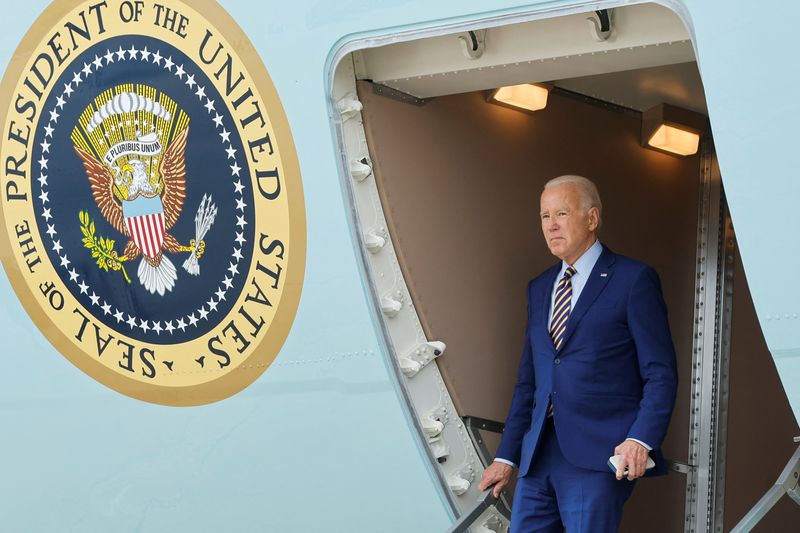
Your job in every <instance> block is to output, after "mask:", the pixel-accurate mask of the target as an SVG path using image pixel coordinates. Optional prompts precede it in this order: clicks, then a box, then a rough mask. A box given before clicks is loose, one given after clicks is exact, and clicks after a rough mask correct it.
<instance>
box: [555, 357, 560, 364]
mask: <svg viewBox="0 0 800 533" xmlns="http://www.w3.org/2000/svg"><path fill="white" fill-rule="evenodd" d="M553 362H554V363H555V364H557V365H560V364H561V359H559V358H558V357H556V360H555V361H553Z"/></svg>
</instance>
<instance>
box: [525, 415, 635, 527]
mask: <svg viewBox="0 0 800 533" xmlns="http://www.w3.org/2000/svg"><path fill="white" fill-rule="evenodd" d="M609 455H610V453H609ZM635 484H636V481H628V480H627V479H625V478H623V479H622V480H620V481H618V480H617V478H616V477H615V476H614V474H613V473H612V472H611V469H609V470H608V471H607V472H598V471H595V470H587V469H585V468H580V467H577V466H574V465H573V464H571V463H570V462H569V461H567V460H566V459H565V458H564V454H563V453H562V452H561V447H560V446H559V443H558V437H557V436H556V431H555V426H554V424H553V420H552V418H548V420H547V421H546V422H545V424H544V428H543V430H542V435H541V439H540V441H539V449H538V450H537V451H536V458H535V460H534V463H533V465H531V468H530V469H529V470H528V474H527V475H526V476H524V477H521V478H519V480H518V481H517V489H516V492H515V493H514V503H513V506H512V509H513V510H512V512H511V533H561V532H562V531H564V530H565V529H566V531H567V533H615V532H616V531H617V529H618V528H619V524H620V521H621V520H622V506H623V504H624V503H625V501H626V500H627V499H628V497H630V495H631V492H632V491H633V487H634V485H635Z"/></svg>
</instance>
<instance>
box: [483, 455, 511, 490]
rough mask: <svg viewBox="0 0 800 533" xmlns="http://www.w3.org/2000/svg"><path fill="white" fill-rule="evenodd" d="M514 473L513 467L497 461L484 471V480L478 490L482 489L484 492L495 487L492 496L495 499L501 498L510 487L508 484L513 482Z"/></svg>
mask: <svg viewBox="0 0 800 533" xmlns="http://www.w3.org/2000/svg"><path fill="white" fill-rule="evenodd" d="M513 473H514V469H513V468H512V467H511V465H508V464H506V463H502V462H500V461H495V462H493V463H492V464H490V465H489V466H488V467H487V468H486V470H484V471H483V478H482V479H481V484H480V485H479V486H478V488H480V490H481V492H483V491H484V490H486V489H488V488H489V487H491V486H493V485H494V490H493V491H492V494H493V495H494V497H495V498H499V497H500V492H501V491H502V490H503V488H504V487H505V486H506V485H508V482H509V481H511V475H512V474H513Z"/></svg>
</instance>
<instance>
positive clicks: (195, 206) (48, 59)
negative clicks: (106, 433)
mask: <svg viewBox="0 0 800 533" xmlns="http://www.w3.org/2000/svg"><path fill="white" fill-rule="evenodd" d="M0 105H2V112H3V118H2V124H3V130H2V131H3V135H4V140H3V142H2V145H0V151H2V160H3V161H4V162H5V167H4V168H5V172H4V174H3V186H2V191H1V192H2V201H1V202H0V205H1V206H2V218H3V221H4V224H5V231H3V232H0V233H1V234H2V236H1V237H0V246H2V250H3V257H2V259H3V265H4V267H5V270H6V272H7V273H8V275H9V278H10V280H11V282H12V285H13V287H14V290H15V291H16V293H17V295H18V296H19V298H20V300H21V301H22V303H23V305H24V306H25V308H26V310H27V311H28V313H29V314H30V316H31V317H32V318H33V320H34V321H35V322H36V324H37V326H38V327H39V328H40V330H41V331H42V332H43V333H44V334H45V335H46V336H47V338H48V339H49V340H50V341H51V342H52V343H53V345H54V346H55V347H56V348H57V349H58V350H59V351H60V352H61V353H62V354H63V355H65V356H66V357H67V358H68V359H69V360H70V361H72V362H73V363H74V364H75V365H76V366H77V367H78V368H80V369H81V370H83V371H84V372H86V373H87V374H89V375H90V376H92V377H93V378H95V379H96V380H98V381H99V382H101V383H103V384H105V385H107V386H109V387H111V388H113V389H115V390H117V391H119V392H121V393H123V394H127V395H129V396H132V397H135V398H138V399H142V400H146V401H150V402H155V403H161V404H167V405H197V404H203V403H209V402H212V401H217V400H220V399H223V398H225V397H228V396H230V395H231V394H234V393H236V392H238V391H240V390H242V389H243V388H244V387H246V386H247V385H249V384H250V383H252V382H253V381H254V380H255V379H256V378H257V377H258V376H259V375H261V374H262V373H263V372H264V371H265V370H266V368H267V367H268V366H269V365H270V363H271V362H272V361H273V360H274V358H275V357H276V355H277V353H278V351H279V350H280V347H281V346H282V344H283V342H284V340H285V338H286V336H287V335H288V332H289V329H290V327H291V324H292V321H293V319H294V315H295V312H296V309H297V305H298V302H299V297H300V288H301V286H302V278H303V272H304V268H305V213H304V206H303V193H302V187H301V182H300V174H299V165H298V163H297V156H296V154H295V151H294V145H293V142H292V139H291V133H290V130H289V127H288V124H287V122H286V118H285V115H284V113H283V109H282V107H281V104H280V101H279V99H278V97H277V94H276V92H275V89H274V87H273V86H272V83H271V81H270V79H269V77H268V75H267V73H266V70H265V68H264V66H263V63H262V62H261V60H260V58H259V57H258V56H257V54H256V53H255V52H254V49H253V47H252V45H251V44H250V43H249V41H247V39H246V37H245V36H244V35H243V33H242V31H241V30H240V29H239V28H238V26H237V25H236V24H235V23H234V21H233V20H232V19H231V18H230V17H229V16H228V14H227V13H226V12H225V11H224V10H222V8H220V7H219V6H218V5H217V4H216V3H215V2H213V1H210V0H202V1H192V2H186V3H184V2H178V1H164V0H159V1H158V2H149V1H113V2H112V1H111V0H107V1H102V0H101V1H97V0H93V1H86V2H76V1H63V2H62V1H57V2H55V3H54V4H53V5H52V6H50V7H49V8H48V9H47V11H45V13H44V14H43V15H42V16H41V17H40V19H39V20H38V21H37V22H36V24H35V25H34V27H33V28H31V30H30V31H29V32H28V34H27V35H26V37H25V38H24V40H23V42H22V44H21V45H20V47H19V49H18V52H17V53H16V54H15V56H14V58H13V60H12V62H11V63H10V66H9V68H8V70H7V72H6V74H5V77H4V79H3V83H2V94H1V96H0ZM42 356H43V357H44V356H45V355H44V354H43V355H42Z"/></svg>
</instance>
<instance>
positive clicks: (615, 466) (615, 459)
mask: <svg viewBox="0 0 800 533" xmlns="http://www.w3.org/2000/svg"><path fill="white" fill-rule="evenodd" d="M621 460H622V456H621V455H612V456H611V457H609V458H608V467H609V468H610V469H611V471H612V472H614V473H615V474H616V473H617V470H619V462H620V461H621ZM654 466H656V463H655V461H653V459H652V458H651V457H648V458H647V464H646V465H645V467H644V469H645V470H650V469H651V468H653V467H654ZM627 475H628V469H627V468H626V469H625V470H624V471H623V472H622V476H623V477H625V476H627Z"/></svg>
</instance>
